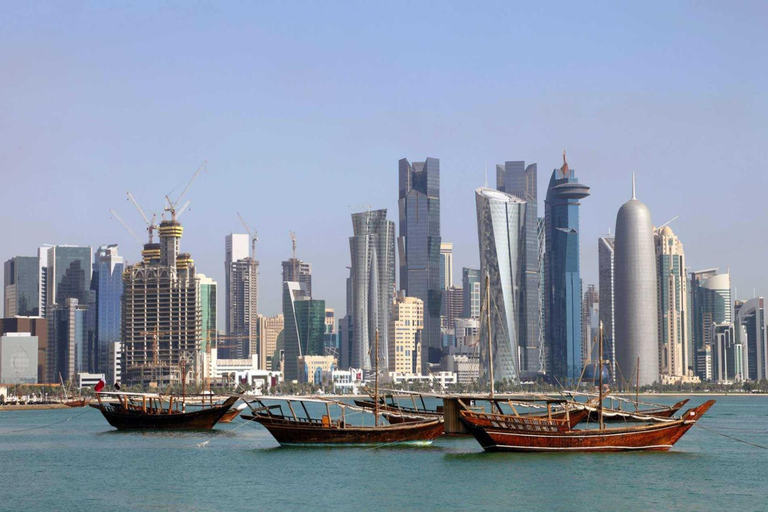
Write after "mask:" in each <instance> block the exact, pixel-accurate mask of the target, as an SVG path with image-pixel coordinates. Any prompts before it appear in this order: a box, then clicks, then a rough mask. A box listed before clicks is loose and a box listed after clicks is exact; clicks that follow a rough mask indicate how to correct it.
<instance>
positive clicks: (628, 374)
mask: <svg viewBox="0 0 768 512" xmlns="http://www.w3.org/2000/svg"><path fill="white" fill-rule="evenodd" d="M614 258H615V260H614V261H615V262H614V269H615V278H614V280H615V289H616V295H615V306H616V309H615V322H616V326H615V332H616V341H615V344H616V363H617V364H618V366H619V370H620V371H621V374H620V375H618V376H617V377H618V378H623V379H625V380H630V379H631V380H632V382H635V379H636V374H635V372H636V371H639V382H640V385H641V386H643V385H649V384H653V383H654V382H656V381H658V380H659V331H658V302H657V301H658V297H657V278H656V272H657V271H656V259H655V248H654V241H653V224H652V223H651V212H650V211H649V210H648V208H647V207H646V206H645V205H644V204H643V203H641V202H640V201H638V200H637V198H636V197H635V184H634V177H633V178H632V199H630V200H629V201H627V202H626V203H624V205H623V206H622V207H621V208H620V209H619V213H618V215H617V216H616V246H615V252H614ZM638 358H639V359H638ZM638 360H639V362H640V366H639V370H638V368H637V365H638Z"/></svg>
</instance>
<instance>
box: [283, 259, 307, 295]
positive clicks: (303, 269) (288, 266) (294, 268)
mask: <svg viewBox="0 0 768 512" xmlns="http://www.w3.org/2000/svg"><path fill="white" fill-rule="evenodd" d="M286 281H292V282H296V283H301V284H303V285H304V288H305V289H306V291H307V293H308V294H309V296H310V297H311V296H312V264H311V263H307V262H306V261H301V260H300V259H298V258H290V259H288V260H286V261H284V262H283V282H286Z"/></svg>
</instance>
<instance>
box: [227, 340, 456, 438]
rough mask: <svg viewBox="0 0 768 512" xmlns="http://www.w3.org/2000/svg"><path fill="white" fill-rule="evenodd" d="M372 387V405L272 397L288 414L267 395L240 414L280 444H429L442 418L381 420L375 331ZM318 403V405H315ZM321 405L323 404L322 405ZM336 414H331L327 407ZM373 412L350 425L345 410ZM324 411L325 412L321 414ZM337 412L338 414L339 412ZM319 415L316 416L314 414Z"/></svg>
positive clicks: (435, 434)
mask: <svg viewBox="0 0 768 512" xmlns="http://www.w3.org/2000/svg"><path fill="white" fill-rule="evenodd" d="M375 340H376V341H375V345H374V349H375V352H374V354H375V357H374V358H375V360H376V365H375V366H376V368H375V377H374V379H375V388H374V409H373V411H370V410H368V409H364V408H359V407H355V406H352V405H350V404H346V403H344V402H339V401H336V400H330V399H325V398H318V397H275V398H274V399H272V400H281V401H284V402H285V403H286V404H287V408H288V409H289V411H290V414H287V413H286V412H285V411H284V410H283V404H279V403H278V404H272V405H267V404H266V403H265V402H266V401H267V400H270V399H267V398H258V399H255V400H253V401H252V402H249V401H248V400H246V399H245V398H244V400H245V403H246V404H248V406H249V407H250V409H251V413H252V414H243V415H242V416H241V417H242V418H243V419H245V420H249V421H255V422H258V423H260V424H261V425H262V426H264V428H266V429H267V430H268V431H269V433H270V434H272V436H273V437H274V438H275V440H277V442H278V443H280V444H281V445H283V446H291V445H301V446H312V445H316V446H366V445H385V444H429V443H431V442H432V441H433V440H435V439H436V438H437V437H438V436H440V434H442V433H443V419H442V418H425V419H421V420H419V421H413V422H407V423H400V424H392V423H387V422H381V418H380V416H381V414H380V411H379V407H378V406H379V398H378V393H379V357H378V356H379V333H378V331H376V339H375ZM254 404H255V405H254ZM294 404H298V406H300V407H301V411H303V413H304V414H303V415H299V414H296V409H295V408H294ZM308 404H315V405H314V408H316V409H321V410H322V409H323V408H324V409H325V410H324V411H321V412H320V414H317V413H316V414H315V415H313V414H311V413H310V411H309V409H308V408H307V405H308ZM317 404H320V406H321V407H318V406H317ZM322 406H324V407H322ZM332 407H333V409H335V412H337V414H336V415H335V416H334V415H333V414H332V410H331V408H332ZM350 410H352V411H354V412H360V413H366V414H371V413H372V415H373V422H372V423H373V425H367V426H366V425H364V424H360V425H351V424H349V423H348V422H347V412H348V411H350ZM322 412H324V413H325V414H322ZM339 413H340V414H339ZM318 416H319V417H318Z"/></svg>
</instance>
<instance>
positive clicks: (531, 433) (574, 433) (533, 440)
mask: <svg viewBox="0 0 768 512" xmlns="http://www.w3.org/2000/svg"><path fill="white" fill-rule="evenodd" d="M602 345H603V344H602V323H601V324H600V350H599V352H600V356H599V361H601V362H602V360H603V354H602ZM599 374H600V382H599V391H598V404H597V412H598V428H592V429H580V430H576V429H574V428H572V427H570V426H568V425H566V424H565V421H563V420H555V419H542V420H539V421H533V422H532V421H530V419H528V421H525V420H523V419H520V418H508V419H505V420H504V421H500V420H498V419H493V418H491V419H489V418H487V417H485V415H484V414H483V413H476V412H474V411H471V410H462V411H460V413H461V419H462V421H464V423H465V424H466V425H467V427H468V429H469V430H470V432H471V433H472V435H473V436H474V437H475V439H477V441H478V442H479V443H480V445H481V446H482V447H483V449H485V450H486V451H520V452H545V451H555V452H566V451H580V452H587V451H628V450H650V451H667V450H669V449H670V448H672V446H673V445H674V444H675V443H676V442H677V441H678V440H679V439H680V438H681V437H682V436H683V434H685V433H686V432H687V431H688V430H689V429H690V428H691V427H692V426H693V425H694V424H695V423H696V421H698V420H699V418H701V416H703V415H704V413H705V412H707V410H709V408H710V407H712V405H713V404H714V403H715V401H714V400H709V401H707V402H705V403H703V404H702V405H700V406H698V407H694V408H692V409H689V410H687V411H686V412H685V413H684V414H683V415H682V416H681V417H680V418H675V419H672V418H670V419H662V418H658V419H657V420H656V422H655V423H652V424H649V425H637V426H631V427H620V428H605V424H604V422H603V383H602V372H599ZM565 406H566V407H568V406H569V404H568V403H566V404H565Z"/></svg>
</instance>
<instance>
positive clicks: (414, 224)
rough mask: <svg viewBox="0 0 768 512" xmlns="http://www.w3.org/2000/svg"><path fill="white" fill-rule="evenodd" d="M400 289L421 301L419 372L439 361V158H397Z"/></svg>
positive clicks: (440, 300) (440, 341) (440, 293)
mask: <svg viewBox="0 0 768 512" xmlns="http://www.w3.org/2000/svg"><path fill="white" fill-rule="evenodd" d="M399 174H400V180H399V181H400V184H399V201H398V206H399V212H400V236H399V237H398V239H397V241H398V253H399V256H400V289H401V290H402V291H403V292H405V294H406V295H407V296H408V297H417V298H419V299H421V300H422V301H423V302H424V330H423V332H422V340H423V345H424V346H423V349H422V358H421V359H422V372H423V373H426V369H427V365H428V364H430V363H433V364H436V363H439V362H440V358H441V357H442V339H441V333H440V310H441V309H442V290H441V288H440V244H441V241H442V240H441V238H440V160H438V159H437V158H427V159H426V161H424V162H414V163H413V165H411V164H410V163H409V162H408V160H406V159H405V158H403V159H402V160H400V162H399Z"/></svg>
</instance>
